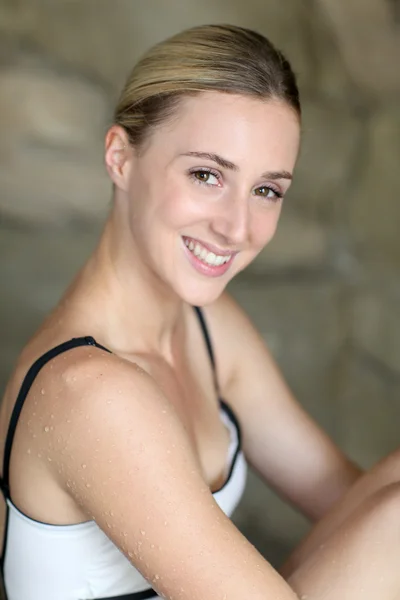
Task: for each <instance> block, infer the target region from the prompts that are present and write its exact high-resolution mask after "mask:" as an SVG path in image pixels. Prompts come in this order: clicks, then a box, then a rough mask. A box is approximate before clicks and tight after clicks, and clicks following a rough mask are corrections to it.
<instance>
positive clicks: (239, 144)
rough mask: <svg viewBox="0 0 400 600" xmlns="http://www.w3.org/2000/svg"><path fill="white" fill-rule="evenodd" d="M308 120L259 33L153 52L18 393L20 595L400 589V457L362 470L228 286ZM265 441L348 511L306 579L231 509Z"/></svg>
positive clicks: (140, 68) (10, 455)
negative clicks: (252, 537)
mask: <svg viewBox="0 0 400 600" xmlns="http://www.w3.org/2000/svg"><path fill="white" fill-rule="evenodd" d="M299 132H300V105H299V100H298V92H297V87H296V83H295V79H294V76H293V74H292V71H291V69H290V66H289V64H288V63H287V62H286V60H285V59H284V58H283V56H282V55H281V54H280V53H279V52H278V51H277V50H275V49H274V48H273V47H272V46H271V44H270V43H269V42H268V41H267V40H266V39H265V38H263V37H262V36H261V35H259V34H256V33H254V32H251V31H248V30H245V29H240V28H237V27H231V26H229V27H224V26H203V27H197V28H195V29H192V30H189V31H187V32H183V33H182V34H179V35H177V36H175V37H174V38H172V39H170V40H167V41H166V42H164V43H162V44H160V45H158V46H156V47H155V48H153V49H152V50H151V51H150V52H149V53H148V54H147V55H146V56H145V57H144V58H143V59H142V60H141V61H140V62H139V64H138V65H137V66H136V67H135V69H134V70H133V73H132V75H131V77H130V79H129V81H128V83H127V85H126V87H125V89H124V91H123V93H122V96H121V99H120V101H119V104H118V106H117V110H116V114H115V123H114V125H113V126H112V127H111V128H110V130H109V131H108V133H107V136H106V151H105V162H106V167H107V170H108V173H109V175H110V178H111V181H112V183H113V189H114V197H113V208H112V211H111V214H110V216H109V218H108V220H107V223H106V225H105V228H104V232H103V234H102V236H101V239H100V241H99V244H98V246H97V248H96V250H95V251H94V253H93V255H92V256H91V257H90V258H89V260H88V262H87V264H86V265H85V267H84V268H83V269H82V271H81V272H80V273H79V274H78V276H77V278H76V279H75V281H74V282H73V284H72V285H71V287H70V288H69V290H68V291H67V293H66V294H65V296H64V298H63V299H62V300H61V302H60V303H59V305H58V306H57V307H56V309H55V310H54V312H53V313H52V314H51V315H50V316H49V317H48V319H47V320H46V322H45V323H44V325H43V326H42V327H41V329H40V330H39V331H38V332H37V333H36V335H35V336H34V337H33V339H31V340H30V342H29V343H28V345H27V346H26V347H25V349H24V350H23V352H22V354H21V356H20V358H19V361H18V363H17V365H16V368H15V371H14V373H13V374H12V377H11V379H10V382H9V384H8V387H7V390H6V393H5V397H4V401H3V404H2V410H1V433H2V435H3V437H4V439H6V442H5V446H4V457H3V465H4V466H3V473H2V489H3V493H4V495H5V498H6V504H7V511H6V513H7V514H6V515H5V517H4V523H5V546H4V551H3V572H4V577H5V585H6V589H7V594H8V599H9V600H22V599H23V600H30V599H32V600H33V599H34V600H38V599H40V600H55V599H57V600H84V599H89V598H95V599H105V598H107V599H109V598H119V599H120V600H122V599H125V600H128V599H129V600H140V599H144V598H152V597H157V596H156V593H157V594H160V595H162V596H163V597H165V598H167V599H170V600H172V599H177V598H181V599H182V600H186V599H187V600H189V599H190V600H197V599H198V600H200V599H201V600H204V599H206V598H207V599H210V598H219V599H222V598H225V599H227V600H239V599H240V600H242V599H243V598H252V599H254V600H255V599H258V598H259V599H260V600H261V599H263V600H265V598H276V599H279V600H290V599H293V598H296V597H302V598H313V599H320V598H321V599H322V598H324V600H326V599H330V598H335V599H337V598H339V597H340V598H341V599H344V598H346V599H347V598H348V599H349V600H350V599H351V600H358V599H359V598H360V599H361V598H362V599H363V600H368V599H369V598H374V600H375V599H376V598H377V597H379V598H381V599H382V600H385V599H386V598H387V599H389V598H393V597H394V596H395V595H396V594H398V593H399V591H400V576H399V575H398V574H397V573H398V569H397V568H396V567H395V565H397V559H396V562H394V558H392V557H394V556H395V552H397V551H399V550H400V540H399V539H398V535H397V528H398V526H399V523H400V519H399V516H398V510H397V502H398V500H399V492H398V488H397V485H389V484H391V483H392V482H393V481H394V480H395V479H396V473H395V470H394V469H391V468H389V467H388V466H387V465H388V464H389V465H390V462H389V463H385V465H383V466H382V467H380V468H378V469H377V472H376V473H373V474H369V475H368V476H366V477H364V478H360V477H359V475H360V474H359V471H358V469H357V468H356V467H355V466H354V465H352V464H351V463H350V462H349V461H348V460H347V459H346V458H345V457H344V456H343V455H342V454H341V453H340V452H339V451H338V449H337V448H336V447H335V446H334V445H333V444H332V442H331V441H330V440H329V439H328V438H327V437H326V436H325V435H324V434H323V433H322V432H321V431H320V429H319V428H318V427H317V426H316V425H315V423H313V422H312V421H311V419H310V418H309V417H308V416H307V415H305V414H304V412H303V411H302V409H301V408H300V407H299V405H298V404H297V403H296V402H295V401H294V399H293V398H292V396H291V395H290V392H289V391H288V389H287V387H286V386H285V384H284V382H283V381H282V378H281V376H280V374H279V372H278V370H277V368H276V367H275V365H274V363H273V361H272V358H271V357H270V355H269V353H268V351H267V350H266V348H265V346H264V344H263V342H262V340H261V339H260V336H259V335H258V334H257V333H256V332H255V331H254V329H253V327H252V325H251V324H250V323H249V321H248V319H247V318H246V316H245V315H244V314H243V313H242V311H241V310H240V309H239V307H238V306H237V305H236V304H235V303H234V302H233V300H231V299H230V298H229V297H228V295H227V294H225V292H224V289H225V287H226V285H227V283H228V282H229V281H230V280H231V279H232V277H234V275H236V273H238V272H240V271H241V270H242V269H244V268H245V267H246V266H247V265H248V264H249V263H250V262H251V261H252V260H253V259H254V257H255V256H256V255H257V254H258V252H260V250H261V249H262V248H264V246H265V245H266V244H267V243H268V242H269V241H270V239H271V238H272V236H273V234H274V232H275V229H276V225H277V222H278V218H279V214H280V211H281V205H282V198H283V197H284V195H285V194H286V192H287V190H288V188H289V185H290V182H291V179H292V176H293V170H294V166H295V162H296V158H297V154H298V147H299ZM197 306H205V307H206V308H204V309H196V308H194V307H197ZM239 423H240V428H239ZM240 432H242V435H241V433H240ZM245 457H246V458H245ZM246 460H247V461H248V462H249V463H251V464H252V465H253V466H254V468H255V469H257V470H258V471H259V472H260V474H261V475H262V476H263V477H264V478H265V480H266V481H268V482H269V483H270V484H271V485H273V486H274V487H275V488H276V489H277V490H278V491H279V492H280V493H281V494H282V495H284V496H286V497H287V498H288V499H289V500H290V501H291V502H292V503H294V504H295V505H296V506H297V507H299V508H300V509H301V510H302V511H303V512H304V513H305V514H306V515H308V516H309V517H311V518H312V519H315V520H318V519H321V517H323V516H324V515H327V516H326V517H325V518H323V519H322V520H321V521H320V523H319V525H318V526H317V528H316V529H315V531H314V532H313V533H312V534H311V535H310V537H309V538H308V540H307V541H306V542H305V543H304V544H303V546H302V547H301V548H300V549H299V550H298V552H297V553H296V554H295V555H294V557H293V559H292V561H291V562H290V563H289V564H288V566H287V567H286V573H287V574H288V583H287V582H286V581H285V580H284V579H283V578H282V577H281V576H280V575H279V574H278V573H277V572H276V571H275V570H274V569H272V567H271V566H270V565H269V564H268V563H267V562H266V561H265V560H264V559H263V558H262V557H261V556H260V555H259V554H258V553H257V551H256V550H255V549H254V548H253V547H252V546H251V545H250V544H249V543H248V542H247V541H246V540H245V539H244V538H243V536H242V535H241V534H240V533H239V532H238V530H237V529H236V528H235V527H234V525H233V524H232V522H231V521H230V520H229V515H230V514H231V513H232V511H233V509H234V507H235V506H236V504H237V503H238V501H239V499H240V496H241V494H242V491H243V487H244V482H245V472H246ZM395 464H397V463H395ZM356 480H357V483H355V482H356ZM354 483H355V485H353V484H354ZM348 490H350V491H348ZM375 492H376V493H375ZM334 504H335V508H334V509H333V510H332V511H331V512H329V513H328V511H329V510H330V509H331V507H333V505H334ZM349 516H350V518H349V519H348V517H349ZM382 549H385V554H384V555H383V553H382ZM392 561H393V564H392ZM372 566H373V568H372ZM153 590H156V591H153Z"/></svg>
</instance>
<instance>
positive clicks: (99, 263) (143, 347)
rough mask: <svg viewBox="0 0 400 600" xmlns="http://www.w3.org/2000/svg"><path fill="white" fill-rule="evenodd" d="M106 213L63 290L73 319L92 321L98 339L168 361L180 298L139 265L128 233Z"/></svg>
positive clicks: (179, 314) (181, 307)
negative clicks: (95, 238) (73, 278)
mask: <svg viewBox="0 0 400 600" xmlns="http://www.w3.org/2000/svg"><path fill="white" fill-rule="evenodd" d="M115 212H116V211H113V213H111V215H110V217H109V219H108V220H107V223H106V225H105V228H104V231H103V234H102V236H101V238H100V241H99V244H98V246H97V248H96V249H95V251H94V253H93V254H92V256H91V257H90V258H89V260H88V262H87V263H86V265H85V266H84V268H83V269H82V271H81V272H80V274H79V275H78V278H77V279H76V281H75V282H74V284H73V286H72V287H71V288H70V290H69V292H68V293H67V296H66V299H67V300H68V304H69V308H70V309H72V310H74V311H79V315H77V317H78V318H79V319H81V318H83V319H86V318H87V319H90V320H91V323H93V321H94V320H95V321H96V323H95V324H94V327H95V329H96V330H97V331H101V335H102V337H104V339H103V343H104V344H105V345H107V344H108V347H109V346H110V345H111V346H112V349H113V350H114V351H117V352H121V353H124V354H125V353H129V350H130V349H132V347H134V348H135V351H140V352H143V353H154V352H156V353H157V354H161V355H162V356H163V357H165V359H166V360H168V361H172V360H173V351H172V348H173V338H174V334H175V333H176V331H177V329H178V328H179V326H180V325H182V322H183V316H184V303H183V301H182V300H181V299H180V298H179V297H178V296H177V295H176V294H175V293H174V292H173V291H172V290H171V289H170V288H168V287H167V286H166V285H165V284H164V283H163V282H162V281H161V280H160V279H159V278H157V276H156V274H155V273H153V272H152V271H151V269H150V268H149V267H148V266H147V265H146V264H144V262H143V260H142V259H141V257H140V255H139V253H138V250H137V248H136V246H135V244H134V241H132V237H131V234H130V233H129V232H128V231H126V230H125V229H126V228H124V227H122V228H121V224H120V222H118V215H116V214H115Z"/></svg>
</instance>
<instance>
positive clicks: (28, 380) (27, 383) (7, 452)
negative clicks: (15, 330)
mask: <svg viewBox="0 0 400 600" xmlns="http://www.w3.org/2000/svg"><path fill="white" fill-rule="evenodd" d="M79 346H96V347H97V348H101V349H102V350H106V351H107V352H109V350H108V349H107V348H105V347H104V346H101V345H100V344H98V343H97V342H96V341H95V340H94V338H92V337H90V336H86V337H79V338H73V339H72V340H69V341H68V342H64V343H62V344H60V345H59V346H56V347H55V348H52V349H51V350H49V351H48V352H46V353H45V354H43V355H42V356H40V358H38V359H37V360H36V361H35V362H34V363H33V365H32V366H31V367H30V369H29V371H28V372H27V374H26V376H25V379H24V380H23V382H22V385H21V389H20V391H19V394H18V396H17V400H16V402H15V405H14V409H13V411H12V414H11V419H10V424H9V426H8V431H7V437H6V443H5V446H4V459H3V477H2V478H0V488H1V489H2V491H3V493H4V495H5V496H6V497H7V498H8V497H9V493H10V486H9V474H10V457H11V449H12V444H13V440H14V436H15V431H16V428H17V424H18V419H19V416H20V414H21V410H22V407H23V405H24V402H25V399H26V397H27V395H28V393H29V390H30V389H31V387H32V384H33V382H34V380H35V378H36V376H37V375H38V373H39V371H40V370H41V369H42V368H43V367H44V366H45V365H46V364H47V363H48V362H49V361H50V360H51V359H52V358H55V357H56V356H58V355H59V354H62V353H63V352H67V350H71V349H72V348H77V347H79Z"/></svg>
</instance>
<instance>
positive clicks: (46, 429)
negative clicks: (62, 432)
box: [44, 425, 50, 433]
mask: <svg viewBox="0 0 400 600" xmlns="http://www.w3.org/2000/svg"><path fill="white" fill-rule="evenodd" d="M44 431H45V432H46V433H48V432H49V431H50V427H48V425H46V427H45V428H44Z"/></svg>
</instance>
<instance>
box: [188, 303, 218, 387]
mask: <svg viewBox="0 0 400 600" xmlns="http://www.w3.org/2000/svg"><path fill="white" fill-rule="evenodd" d="M193 308H194V310H195V312H196V315H197V318H198V319H199V323H200V327H201V330H202V332H203V336H204V341H205V343H206V346H207V351H208V355H209V357H210V362H211V366H212V370H213V377H214V383H215V388H216V390H217V391H219V386H218V380H217V366H216V362H215V355H214V350H213V347H212V343H211V336H210V333H209V331H208V327H207V323H206V320H205V317H204V313H203V311H202V309H201V308H200V307H199V306H194V307H193Z"/></svg>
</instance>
